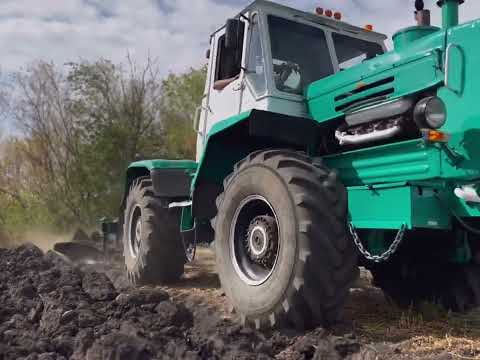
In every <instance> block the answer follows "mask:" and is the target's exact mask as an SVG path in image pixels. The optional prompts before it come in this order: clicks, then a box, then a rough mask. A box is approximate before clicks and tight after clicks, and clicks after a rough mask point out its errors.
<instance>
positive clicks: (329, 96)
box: [306, 30, 446, 122]
mask: <svg viewBox="0 0 480 360" xmlns="http://www.w3.org/2000/svg"><path fill="white" fill-rule="evenodd" d="M445 36H446V35H445V31H442V30H439V31H437V32H435V33H433V34H431V35H428V36H425V37H423V38H421V39H419V40H416V41H414V42H412V43H411V44H410V45H409V46H405V47H404V48H402V49H400V50H393V51H390V52H388V53H386V54H383V55H381V56H377V57H376V58H374V59H371V60H368V61H365V62H364V63H362V64H360V65H357V66H354V67H352V68H350V69H347V70H344V71H342V72H339V73H337V74H335V75H332V76H330V77H327V78H325V79H322V80H319V81H316V82H314V83H313V84H311V85H310V86H309V87H308V89H307V92H306V98H307V103H308V108H309V111H310V113H311V115H312V117H313V118H314V119H315V120H316V121H318V122H324V121H328V120H331V119H334V118H338V117H340V116H343V112H342V111H341V110H339V109H338V107H339V106H340V107H342V105H343V106H345V105H346V104H348V103H350V102H352V101H355V100H360V99H363V98H365V97H367V96H374V95H375V94H379V93H380V94H382V93H384V92H385V91H387V90H388V91H390V92H391V93H389V94H386V96H387V98H388V99H394V98H398V97H401V96H405V95H408V94H414V93H417V92H419V91H422V90H425V89H427V88H431V87H434V86H436V85H439V84H440V83H441V82H442V81H443V73H442V70H441V69H442V57H441V52H442V50H443V49H444V47H445ZM392 77H393V81H391V82H389V83H387V84H381V85H380V86H375V87H373V88H370V89H368V90H365V91H361V92H358V90H359V88H360V87H362V86H364V85H370V84H372V83H375V82H378V81H381V80H385V79H388V78H392ZM350 94H351V95H350ZM345 95H350V96H348V97H345Z"/></svg>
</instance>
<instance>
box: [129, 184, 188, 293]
mask: <svg viewBox="0 0 480 360" xmlns="http://www.w3.org/2000/svg"><path fill="white" fill-rule="evenodd" d="M180 217H181V213H180V211H179V210H178V209H168V208H166V207H165V206H164V204H163V203H162V201H161V199H159V198H157V197H155V196H154V194H153V188H152V181H151V180H150V179H148V178H139V179H137V180H135V181H134V182H133V184H132V186H131V187H130V192H129V194H128V197H127V200H126V206H125V212H124V221H123V236H122V238H123V254H124V259H125V265H126V268H127V275H128V278H129V280H130V281H131V282H132V283H134V284H139V285H140V284H142V285H143V284H156V283H168V282H172V281H175V280H178V279H179V278H180V277H181V276H182V274H183V271H184V264H185V253H184V251H183V245H182V240H181V238H180V236H181V235H180Z"/></svg>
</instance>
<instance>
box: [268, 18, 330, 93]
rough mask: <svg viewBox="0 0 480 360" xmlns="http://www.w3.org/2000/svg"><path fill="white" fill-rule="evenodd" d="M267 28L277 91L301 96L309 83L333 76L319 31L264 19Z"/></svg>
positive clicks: (323, 36)
mask: <svg viewBox="0 0 480 360" xmlns="http://www.w3.org/2000/svg"><path fill="white" fill-rule="evenodd" d="M268 25H269V28H270V41H271V46H272V58H273V75H274V78H275V84H276V86H277V89H279V90H280V91H284V92H288V93H292V94H303V91H304V88H305V87H307V86H308V85H310V84H311V83H312V82H314V81H317V80H320V79H322V78H324V77H327V76H329V75H332V74H333V72H334V70H333V64H332V59H331V56H330V52H329V50H328V45H327V41H326V38H325V33H324V31H323V30H322V29H319V28H316V27H313V26H309V25H304V24H300V23H296V22H293V21H290V20H286V19H283V18H279V17H276V16H272V15H270V16H269V17H268Z"/></svg>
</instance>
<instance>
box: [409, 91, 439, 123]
mask: <svg viewBox="0 0 480 360" xmlns="http://www.w3.org/2000/svg"><path fill="white" fill-rule="evenodd" d="M413 116H414V120H415V122H416V123H417V125H418V126H419V127H420V128H430V129H439V128H441V127H442V126H443V125H445V122H446V121H447V109H446V107H445V104H444V102H443V101H442V100H441V99H440V98H438V97H436V96H430V97H427V98H424V99H422V100H420V101H419V102H418V103H417V105H416V106H415V110H414V112H413Z"/></svg>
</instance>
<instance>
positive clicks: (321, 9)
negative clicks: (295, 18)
mask: <svg viewBox="0 0 480 360" xmlns="http://www.w3.org/2000/svg"><path fill="white" fill-rule="evenodd" d="M315 14H317V15H323V8H321V7H317V8H316V9H315Z"/></svg>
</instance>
